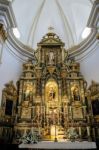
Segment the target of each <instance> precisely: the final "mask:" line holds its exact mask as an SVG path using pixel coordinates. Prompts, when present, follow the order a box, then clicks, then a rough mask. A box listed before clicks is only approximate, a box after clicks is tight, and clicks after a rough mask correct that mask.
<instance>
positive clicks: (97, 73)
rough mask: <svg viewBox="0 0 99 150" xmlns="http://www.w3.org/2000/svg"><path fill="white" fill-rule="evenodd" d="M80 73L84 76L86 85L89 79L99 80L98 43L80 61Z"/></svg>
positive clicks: (89, 81) (89, 82)
mask: <svg viewBox="0 0 99 150" xmlns="http://www.w3.org/2000/svg"><path fill="white" fill-rule="evenodd" d="M80 66H81V68H80V69H81V73H82V74H83V76H84V77H85V80H86V81H87V83H88V86H89V85H90V84H91V81H92V80H94V81H96V82H99V45H98V46H97V48H96V49H95V50H94V51H93V52H92V54H90V55H89V56H88V57H87V58H86V59H84V60H83V61H81V62H80Z"/></svg>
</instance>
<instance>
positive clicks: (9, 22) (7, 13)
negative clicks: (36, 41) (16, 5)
mask: <svg viewBox="0 0 99 150" xmlns="http://www.w3.org/2000/svg"><path fill="white" fill-rule="evenodd" d="M98 10H99V1H98V0H96V1H95V2H94V5H93V8H92V11H91V14H90V17H89V20H88V24H87V25H88V26H89V27H92V28H93V27H94V28H93V30H92V33H91V34H90V35H89V37H87V38H86V39H85V40H84V41H82V42H81V43H80V44H79V45H76V46H73V47H72V48H70V49H68V50H67V51H68V52H69V54H70V56H71V57H79V58H80V60H81V59H82V58H84V53H85V55H87V54H89V53H90V52H91V46H92V45H93V44H94V45H95V44H97V42H98V41H97V38H96V36H97V30H96V29H97V22H98V18H99V14H98ZM0 22H1V23H3V25H4V27H5V30H6V31H7V32H8V37H7V43H8V44H9V45H10V46H11V47H12V51H13V53H14V54H16V52H17V53H19V54H20V55H22V56H23V57H24V58H25V57H26V58H28V57H29V58H32V59H35V56H34V49H33V48H30V47H29V46H27V45H24V44H23V43H22V42H20V41H19V40H18V39H16V38H15V36H14V35H13V33H12V30H11V28H13V27H16V26H17V24H16V20H15V16H14V13H13V9H12V6H11V2H8V1H3V0H0ZM9 29H10V30H9ZM9 31H10V32H9Z"/></svg>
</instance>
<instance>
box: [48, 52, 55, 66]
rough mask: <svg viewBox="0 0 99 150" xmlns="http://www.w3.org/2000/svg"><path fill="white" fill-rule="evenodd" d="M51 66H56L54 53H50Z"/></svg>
mask: <svg viewBox="0 0 99 150" xmlns="http://www.w3.org/2000/svg"><path fill="white" fill-rule="evenodd" d="M49 64H50V65H52V64H54V53H53V52H50V53H49Z"/></svg>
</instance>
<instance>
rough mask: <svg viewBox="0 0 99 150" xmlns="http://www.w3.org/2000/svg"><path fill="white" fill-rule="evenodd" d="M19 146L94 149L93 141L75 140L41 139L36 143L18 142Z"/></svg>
mask: <svg viewBox="0 0 99 150" xmlns="http://www.w3.org/2000/svg"><path fill="white" fill-rule="evenodd" d="M19 148H29V149H96V143H95V142H88V141H83V142H79V141H75V142H71V141H68V142H51V141H49V142H48V141H42V142H38V143H37V144H20V145H19Z"/></svg>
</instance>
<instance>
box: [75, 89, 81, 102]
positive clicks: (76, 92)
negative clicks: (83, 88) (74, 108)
mask: <svg viewBox="0 0 99 150" xmlns="http://www.w3.org/2000/svg"><path fill="white" fill-rule="evenodd" d="M73 97H74V100H76V101H79V100H80V95H79V89H78V87H75V88H74V90H73Z"/></svg>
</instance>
